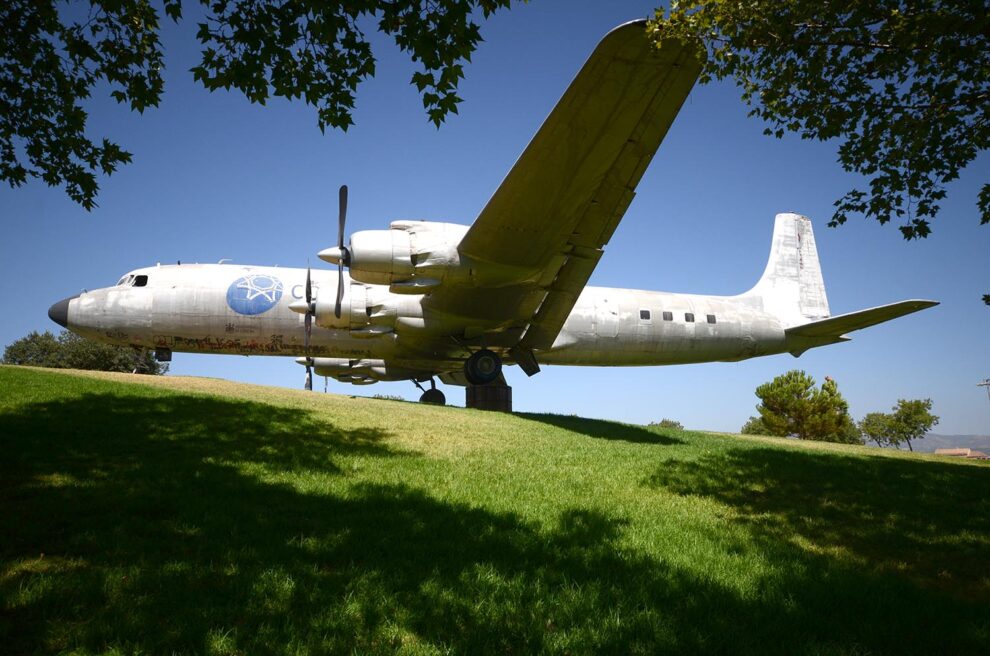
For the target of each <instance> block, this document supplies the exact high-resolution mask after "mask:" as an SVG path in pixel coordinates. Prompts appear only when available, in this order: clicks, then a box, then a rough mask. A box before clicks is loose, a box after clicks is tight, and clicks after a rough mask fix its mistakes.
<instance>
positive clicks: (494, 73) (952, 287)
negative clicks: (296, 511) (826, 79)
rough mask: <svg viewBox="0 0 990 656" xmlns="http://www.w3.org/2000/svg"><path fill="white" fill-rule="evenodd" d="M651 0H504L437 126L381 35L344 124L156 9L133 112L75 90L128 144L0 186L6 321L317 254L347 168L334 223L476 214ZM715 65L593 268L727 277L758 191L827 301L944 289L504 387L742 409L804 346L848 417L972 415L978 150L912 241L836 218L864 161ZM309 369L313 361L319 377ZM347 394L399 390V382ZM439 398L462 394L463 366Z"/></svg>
mask: <svg viewBox="0 0 990 656" xmlns="http://www.w3.org/2000/svg"><path fill="white" fill-rule="evenodd" d="M654 6H655V3H654V2H649V1H645V2H640V1H633V0H628V1H621V2H620V1H610V2H599V1H596V0H580V1H568V2H564V1H562V0H534V2H532V3H530V4H528V5H520V6H517V7H515V8H514V9H512V10H511V11H507V12H501V13H499V14H498V15H497V16H495V17H494V18H493V19H492V20H490V21H489V22H488V23H486V24H485V25H484V26H483V28H482V33H483V35H484V37H485V39H486V41H485V43H483V44H482V45H481V47H480V48H479V50H478V51H477V53H476V54H475V56H474V58H473V62H472V63H471V64H470V65H469V66H468V67H467V69H466V73H467V79H466V80H465V81H464V82H463V84H462V86H461V91H460V95H461V96H462V97H463V98H464V99H465V100H464V103H463V104H462V105H461V107H460V114H459V115H457V116H452V117H451V118H450V120H449V121H448V122H447V123H446V124H445V125H444V126H443V127H442V128H441V129H440V130H437V129H435V128H434V127H433V126H432V125H431V124H429V123H428V122H427V120H426V117H425V114H424V112H423V110H422V105H421V101H420V98H419V96H418V95H417V93H416V92H415V89H414V88H413V87H411V86H410V85H409V83H408V81H409V76H410V74H411V72H412V70H413V68H412V65H411V64H410V63H409V62H408V61H406V60H405V58H404V57H403V56H402V55H401V54H400V53H398V51H397V49H395V48H394V46H390V45H389V44H387V43H384V42H379V43H378V47H377V49H376V55H377V57H378V76H377V77H376V78H374V79H372V80H368V81H367V82H365V83H364V84H363V85H362V86H361V88H360V91H359V95H358V108H357V111H356V114H355V120H356V126H354V127H353V128H351V130H350V131H349V132H347V133H340V132H329V131H328V132H327V134H326V135H321V134H320V132H319V130H318V129H317V127H316V118H315V112H314V110H313V109H311V108H308V107H306V106H304V105H302V104H300V103H297V104H290V103H288V102H285V101H281V100H274V101H272V102H270V103H269V105H268V106H266V107H261V106H257V105H250V104H249V103H248V102H247V101H246V100H245V99H244V98H243V97H242V96H240V95H239V94H236V93H225V92H219V93H212V94H211V93H209V92H207V91H205V90H203V89H202V88H201V87H198V86H197V85H196V84H194V83H193V81H192V76H191V74H190V73H188V69H189V68H190V67H191V66H192V65H194V63H196V55H197V52H198V48H197V45H196V43H195V41H194V32H195V20H189V19H187V20H186V21H184V22H183V23H181V24H180V25H178V26H175V25H172V24H171V23H170V22H166V25H165V31H164V43H165V46H166V48H167V68H166V91H165V95H164V98H163V101H162V104H161V107H159V108H158V109H153V110H149V111H148V112H146V113H145V114H144V115H143V116H142V115H138V114H135V113H131V112H129V111H127V110H126V108H123V107H120V106H118V105H116V104H115V103H113V102H112V101H109V100H106V99H105V98H102V97H101V98H97V99H94V101H93V102H92V103H91V105H90V109H91V117H90V126H89V128H90V132H91V134H92V135H95V136H103V135H106V136H109V137H111V138H113V139H115V140H116V141H117V142H118V143H120V144H121V145H123V146H124V147H125V148H126V149H128V150H130V151H131V152H133V153H134V162H133V163H132V164H130V165H128V166H125V167H123V168H122V169H121V170H120V171H119V172H118V173H116V174H115V175H114V176H112V177H111V178H107V179H104V180H102V182H101V186H102V190H101V193H100V196H99V203H100V207H99V208H98V209H96V210H95V211H93V212H92V213H87V212H85V211H84V210H82V209H80V208H79V207H78V206H76V205H75V204H73V203H72V202H71V201H69V200H68V199H67V197H66V196H65V193H64V192H63V191H62V190H61V189H50V188H47V187H45V186H44V185H43V184H41V183H39V182H36V181H35V182H31V183H29V185H28V186H26V187H22V188H20V189H13V190H12V189H9V188H6V187H3V188H0V220H2V222H3V226H4V238H3V240H2V242H0V267H2V273H3V275H2V276H0V290H2V293H3V297H4V298H6V299H8V300H7V305H6V308H5V310H4V312H3V315H2V317H3V319H2V321H0V343H2V344H8V343H10V342H11V341H13V340H15V339H17V338H19V337H22V336H24V335H25V334H27V333H28V332H29V331H31V330H45V329H52V330H55V329H57V328H58V326H55V325H54V324H52V323H51V322H50V321H49V320H48V318H47V315H46V311H47V309H48V306H49V305H50V304H51V303H53V302H54V301H57V300H59V299H61V298H64V297H65V296H69V295H71V294H75V293H78V292H79V291H80V290H81V289H82V288H95V287H102V286H107V285H110V284H113V283H114V282H115V281H116V280H117V278H118V277H119V276H120V274H121V273H123V272H125V271H127V270H129V269H133V268H136V267H139V266H146V265H149V264H154V263H155V262H174V261H175V260H182V261H183V262H196V261H198V262H216V261H217V260H219V259H220V258H233V259H234V261H236V262H240V263H251V264H278V265H281V266H306V262H307V259H308V260H309V261H311V262H314V263H318V264H320V265H321V266H325V265H323V264H322V263H321V262H319V260H317V259H316V256H315V254H316V252H317V251H319V250H320V249H322V248H324V247H326V246H329V245H332V243H333V242H334V241H335V239H336V236H335V231H336V227H335V222H336V220H335V217H336V212H337V209H336V195H337V187H338V186H339V185H340V184H343V183H346V184H348V185H349V186H350V192H351V193H350V210H349V230H350V231H353V230H360V229H368V228H384V227H386V226H387V225H388V222H389V221H391V220H393V219H398V218H415V219H434V220H447V221H454V222H460V223H471V222H472V221H473V220H474V218H475V216H477V213H478V212H479V210H480V209H481V208H482V207H483V206H484V204H485V202H486V201H487V200H488V198H489V197H490V196H491V194H492V192H493V191H494V190H495V188H496V187H497V185H498V184H499V182H500V181H501V180H502V177H503V176H504V175H505V173H506V172H507V171H508V170H509V168H510V166H511V165H512V163H513V162H514V161H515V159H516V157H517V156H518V155H519V153H520V152H521V151H522V149H523V148H524V147H525V145H526V144H527V143H528V141H529V139H530V137H531V136H532V135H533V134H534V133H535V131H536V129H537V128H538V127H539V125H540V123H541V122H542V120H543V118H544V117H545V116H546V114H547V113H548V112H549V111H550V109H551V107H552V106H553V105H554V103H555V102H556V100H557V99H558V97H559V96H560V94H561V93H562V92H563V90H564V88H565V87H566V86H567V84H568V82H569V81H570V80H571V78H572V77H573V75H574V74H575V73H576V72H577V70H578V69H579V68H580V66H581V64H582V63H583V62H584V60H585V58H586V57H587V56H588V54H589V53H590V52H591V50H592V49H593V48H594V46H595V44H596V43H597V42H598V40H599V39H600V38H601V37H602V36H603V35H604V34H605V33H606V32H607V31H608V30H609V29H610V28H612V27H614V26H615V25H617V24H619V23H621V22H624V21H626V20H630V19H633V18H638V17H643V16H646V15H648V14H650V13H651V11H652V8H653V7H654ZM746 112H747V110H746V108H745V106H743V105H742V103H741V101H740V100H739V94H738V92H737V90H736V89H735V88H734V87H733V86H732V85H731V84H712V85H709V86H704V87H701V86H699V87H697V88H696V89H695V90H694V92H693V93H692V95H691V97H690V98H689V100H688V101H687V103H686V104H685V106H684V108H683V110H682V112H681V114H680V116H679V117H678V119H677V121H676V122H675V123H674V126H673V128H672V129H671V131H670V133H669V134H668V136H667V139H666V141H665V142H664V144H663V145H662V146H661V148H660V151H659V153H658V154H657V156H656V158H655V159H654V161H653V164H652V165H651V167H650V169H649V170H648V171H647V173H646V175H645V176H644V178H643V180H642V182H641V183H640V185H639V189H638V195H637V197H636V199H635V201H634V202H633V203H632V205H631V206H630V208H629V211H628V212H627V213H626V216H625V218H624V219H623V222H622V223H621V224H620V225H619V228H618V230H617V231H616V233H615V236H614V237H613V239H612V242H611V243H610V244H609V245H608V247H607V248H606V253H605V257H604V258H603V259H602V261H601V263H600V264H599V266H598V269H597V270H596V272H595V274H594V276H593V278H592V281H591V284H595V285H605V286H621V287H636V288H643V289H662V290H667V291H680V292H694V293H712V294H733V293H738V292H741V291H744V290H745V289H748V288H749V287H750V286H751V285H752V284H753V283H754V282H755V281H756V279H757V278H758V277H759V275H760V273H761V272H762V270H763V267H764V265H765V262H766V257H767V253H768V249H769V245H770V232H771V228H772V224H773V217H774V214H776V213H777V212H781V211H795V212H800V213H802V214H805V215H807V216H810V217H812V219H813V220H814V226H815V230H816V237H817V242H818V247H819V252H820V255H821V260H822V267H823V270H824V274H825V280H826V284H827V289H828V295H829V301H830V303H831V308H832V312H833V314H839V313H843V312H848V311H853V310H857V309H861V308H865V307H872V306H875V305H880V304H884V303H888V302H892V301H897V300H900V299H904V298H932V299H935V300H939V301H941V302H942V305H941V306H939V307H937V308H935V309H932V310H928V311H925V312H923V313H920V314H917V315H912V316H909V317H906V318H902V319H900V320H897V321H894V322H892V323H889V324H884V325H882V326H878V327H875V328H872V329H868V330H866V331H863V332H860V333H856V334H855V336H854V339H853V341H852V342H849V343H847V344H840V345H835V346H831V347H825V348H822V349H816V350H813V351H810V352H808V353H806V354H804V355H803V356H802V357H801V358H799V359H794V358H792V357H791V356H789V355H780V356H774V357H770V358H759V359H755V360H750V361H747V362H741V363H730V364H703V365H688V366H679V367H650V368H635V369H633V368H629V369H624V368H571V367H545V368H544V371H543V372H542V373H540V374H539V375H537V376H535V377H533V378H531V379H527V378H526V377H525V375H524V374H522V373H521V372H519V371H518V369H517V368H515V367H513V368H511V369H510V371H509V372H508V380H509V383H510V384H511V385H513V388H514V392H513V396H514V402H515V408H516V409H517V410H524V411H548V412H556V413H563V414H570V413H574V414H581V415H584V416H592V417H604V418H614V419H621V420H626V421H631V422H641V423H646V422H649V421H651V420H659V419H661V418H663V417H669V418H672V419H677V420H679V421H681V422H683V423H684V424H685V425H686V426H688V427H691V428H699V429H710V430H737V429H738V428H739V427H740V426H741V425H742V423H743V422H744V421H745V420H746V418H747V417H748V416H750V415H751V414H753V413H754V406H755V404H756V403H757V399H756V397H755V396H754V394H753V390H754V389H755V388H756V386H757V385H759V384H761V383H763V382H765V381H767V380H769V379H771V378H772V377H773V376H776V375H778V374H780V373H783V372H784V371H787V370H788V369H792V368H802V369H805V370H806V371H808V372H809V373H811V374H812V375H813V376H815V377H816V378H817V379H818V380H819V381H820V380H821V379H822V378H823V377H824V376H825V375H830V376H832V377H833V378H835V379H836V380H837V381H838V383H839V387H840V389H841V391H842V392H843V393H844V394H845V396H846V398H847V399H848V400H849V403H850V408H851V411H852V413H853V415H854V416H855V417H857V418H859V417H861V416H862V415H863V414H865V413H866V412H870V411H874V410H888V409H889V408H890V406H891V405H893V404H894V403H895V402H896V401H897V399H898V398H923V397H931V398H932V399H933V400H934V402H935V412H936V413H937V414H939V415H941V417H942V422H941V424H940V425H939V426H938V428H937V431H938V432H941V433H990V402H988V400H987V396H986V392H985V390H983V389H982V388H978V387H976V383H978V382H979V381H981V380H982V379H984V378H987V377H990V349H988V343H987V338H988V336H990V308H987V307H986V306H984V305H983V304H982V303H981V302H980V296H981V295H982V294H983V293H986V292H990V264H988V261H990V260H988V257H987V255H988V253H990V227H980V226H979V225H978V219H977V213H976V195H977V191H978V189H979V186H980V184H981V183H983V182H985V181H986V180H987V179H988V177H990V176H988V172H990V157H987V155H986V154H984V155H983V156H982V157H981V158H980V159H979V160H977V161H976V162H975V163H973V164H972V165H970V167H969V168H968V169H967V170H966V171H965V172H964V173H963V175H962V177H961V179H960V180H958V181H956V182H955V183H954V184H953V185H952V187H951V188H950V190H949V196H948V199H947V201H946V202H945V203H944V204H943V210H942V214H941V215H940V217H939V219H938V221H937V223H936V225H935V231H934V234H933V235H932V236H931V237H930V238H929V239H927V240H926V241H922V242H918V243H907V242H904V241H903V240H902V239H901V238H900V234H899V232H898V231H897V229H896V227H895V226H893V225H888V226H886V227H881V226H879V225H876V224H874V223H867V222H866V221H865V220H854V221H852V222H851V223H850V224H848V225H846V226H844V227H842V228H839V229H829V228H827V227H826V225H825V224H826V222H827V221H828V218H829V217H830V216H831V213H832V202H833V201H834V200H835V199H836V198H838V197H840V196H841V195H842V194H843V193H844V192H845V191H846V190H847V189H849V188H850V187H851V186H852V185H855V184H860V183H861V181H860V180H858V179H857V178H856V177H855V176H851V175H849V174H846V173H844V172H843V171H842V170H841V168H840V167H839V166H838V164H837V163H836V157H835V145H834V144H828V143H825V144H821V143H813V142H806V141H801V140H800V139H798V138H796V137H788V138H785V139H784V140H775V139H772V138H769V137H764V136H763V135H762V125H761V124H760V123H759V122H758V121H756V120H755V119H749V118H747V117H746ZM171 372H172V373H173V374H176V375H201V376H218V377H224V378H230V379H234V380H243V381H249V382H256V383H266V384H271V385H280V386H286V387H296V388H301V387H302V383H303V370H302V368H301V367H300V366H299V365H297V364H295V363H293V362H292V361H291V360H290V359H281V358H264V357H251V358H244V357H237V356H215V355H191V354H176V355H175V359H174V361H173V362H172V370H171ZM319 383H320V385H319V387H321V388H322V381H319ZM330 390H331V391H333V392H338V393H344V394H354V393H357V394H361V395H371V394H375V393H382V394H394V395H401V396H404V397H406V398H410V399H413V398H417V397H418V394H419V393H418V391H417V390H415V388H414V387H413V386H412V384H411V383H382V384H378V385H375V386H373V387H361V388H355V387H351V386H347V385H341V384H338V383H335V382H333V381H331V382H330ZM446 391H447V395H448V400H450V401H453V402H455V403H458V404H461V403H463V393H462V391H461V390H460V388H447V390H446Z"/></svg>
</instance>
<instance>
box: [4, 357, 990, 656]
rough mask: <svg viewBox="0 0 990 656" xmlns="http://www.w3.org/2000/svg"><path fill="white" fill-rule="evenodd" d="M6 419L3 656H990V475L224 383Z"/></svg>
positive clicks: (49, 400) (750, 441) (72, 387)
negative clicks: (567, 655) (325, 655)
mask: <svg viewBox="0 0 990 656" xmlns="http://www.w3.org/2000/svg"><path fill="white" fill-rule="evenodd" d="M0 390H2V391H3V393H2V395H0V652H3V653H5V654H22V653H24V654H27V653H56V652H58V653H74V654H87V653H120V654H136V653H145V654H164V653H209V654H319V653H359V654H369V653H396V652H398V653H403V654H444V653H459V654H478V653H497V654H528V653H534V652H545V653H561V654H564V653H570V654H582V653H622V654H627V653H643V654H651V653H658V652H670V653H699V652H708V653H740V654H767V653H779V654H857V655H861V654H882V653H889V654H906V653H919V654H933V653H973V654H975V653H984V654H985V653H990V467H987V466H985V465H979V464H976V463H969V462H962V461H951V460H945V459H938V458H936V457H933V456H923V455H914V454H899V453H892V452H890V451H883V452H880V451H879V450H873V449H868V448H865V447H840V446H833V445H817V444H805V443H796V442H794V441H788V440H778V439H770V438H767V439H761V438H744V437H739V436H728V435H717V434H708V433H700V432H693V431H672V430H661V429H654V428H645V427H639V426H631V425H625V424H619V423H613V422H608V421H599V420H590V419H581V418H577V417H562V416H554V415H526V414H521V415H503V414H498V413H486V412H481V411H474V410H465V409H462V408H437V407H426V406H420V405H419V404H413V403H404V402H397V401H387V400H378V399H365V398H352V397H346V396H335V395H325V394H314V393H305V392H301V391H299V392H297V391H291V390H284V389H275V388H267V387H258V386H251V385H242V384H234V383H228V382H224V381H217V380H205V379H191V378H172V377H135V376H128V375H120V374H118V375H112V374H90V375H84V374H82V373H71V372H53V371H41V370H32V369H25V368H16V367H0ZM713 412H716V410H714V409H713Z"/></svg>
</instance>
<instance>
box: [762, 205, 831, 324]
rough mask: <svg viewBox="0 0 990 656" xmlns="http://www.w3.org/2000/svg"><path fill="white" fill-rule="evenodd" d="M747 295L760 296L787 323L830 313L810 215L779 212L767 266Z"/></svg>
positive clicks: (811, 319) (768, 308)
mask: <svg viewBox="0 0 990 656" xmlns="http://www.w3.org/2000/svg"><path fill="white" fill-rule="evenodd" d="M744 296H747V297H756V298H758V299H759V300H760V301H762V305H763V309H764V310H765V311H766V312H769V313H771V314H773V315H774V316H776V317H778V318H779V319H781V321H783V322H784V323H785V324H786V325H788V326H796V325H799V324H804V323H808V322H809V321H817V320H819V319H825V318H827V317H828V316H829V310H828V298H827V297H826V296H825V282H824V281H823V280H822V267H821V265H820V264H819V262H818V249H817V247H816V246H815V233H814V232H813V231H812V229H811V219H809V218H808V217H806V216H801V215H800V214H791V213H786V214H778V215H777V219H776V222H775V223H774V227H773V244H772V245H771V247H770V259H769V260H768V261H767V268H766V270H765V271H764V272H763V277H762V278H760V281H759V282H758V283H756V286H755V287H753V289H751V290H749V291H748V292H746V294H744Z"/></svg>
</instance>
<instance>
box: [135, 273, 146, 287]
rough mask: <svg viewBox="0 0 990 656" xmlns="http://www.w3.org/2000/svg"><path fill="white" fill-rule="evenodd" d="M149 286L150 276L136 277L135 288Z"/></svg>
mask: <svg viewBox="0 0 990 656" xmlns="http://www.w3.org/2000/svg"><path fill="white" fill-rule="evenodd" d="M147 284H148V276H134V286H135V287H144V286H145V285H147Z"/></svg>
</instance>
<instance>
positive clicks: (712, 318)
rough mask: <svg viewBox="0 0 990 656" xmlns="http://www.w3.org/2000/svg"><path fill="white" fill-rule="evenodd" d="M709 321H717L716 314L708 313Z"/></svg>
mask: <svg viewBox="0 0 990 656" xmlns="http://www.w3.org/2000/svg"><path fill="white" fill-rule="evenodd" d="M708 323H715V315H714V314H709V315H708Z"/></svg>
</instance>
